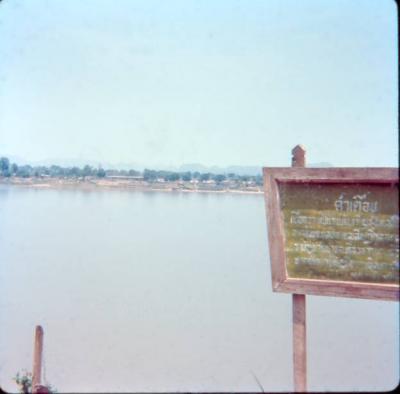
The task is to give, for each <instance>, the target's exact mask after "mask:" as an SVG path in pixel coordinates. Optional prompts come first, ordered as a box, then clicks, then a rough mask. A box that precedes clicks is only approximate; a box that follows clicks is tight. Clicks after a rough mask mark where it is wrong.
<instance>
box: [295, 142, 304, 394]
mask: <svg viewBox="0 0 400 394" xmlns="http://www.w3.org/2000/svg"><path fill="white" fill-rule="evenodd" d="M305 166H306V151H305V149H304V147H303V146H301V145H297V146H295V147H294V148H293V150H292V167H305ZM292 300H293V301H292V303H293V379H294V390H295V391H296V392H304V391H306V390H307V326H306V296H305V295H304V294H293V295H292Z"/></svg>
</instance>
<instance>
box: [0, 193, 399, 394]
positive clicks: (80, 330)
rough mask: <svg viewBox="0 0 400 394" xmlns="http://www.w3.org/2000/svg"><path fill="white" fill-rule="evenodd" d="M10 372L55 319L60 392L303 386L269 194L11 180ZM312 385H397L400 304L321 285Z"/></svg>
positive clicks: (50, 331)
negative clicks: (274, 278)
mask: <svg viewBox="0 0 400 394" xmlns="http://www.w3.org/2000/svg"><path fill="white" fill-rule="evenodd" d="M0 263H1V264H0V288H1V298H0V384H1V386H2V387H3V388H4V389H5V390H10V391H15V386H14V384H13V382H12V380H11V378H12V376H14V375H15V373H16V372H17V371H18V370H22V369H23V368H26V369H29V370H31V368H32V367H31V363H32V347H33V334H34V327H35V325H36V324H41V325H42V326H43V328H44V332H45V337H44V341H45V343H44V346H45V378H46V379H47V380H48V381H49V382H50V383H52V384H53V385H55V386H56V387H57V389H58V390H59V391H69V392H73V391H102V392H112V391H184V390H186V391H258V390H260V388H259V386H258V384H257V382H256V380H255V377H254V376H256V377H257V379H258V380H259V381H260V382H261V384H262V386H263V387H264V389H265V390H266V391H289V390H291V389H292V387H293V386H292V370H291V368H292V364H291V297H290V295H286V294H276V293H273V292H272V290H271V285H270V269H269V261H268V249H267V234H266V222H265V211H264V200H263V196H261V195H229V194H206V193H204V194H190V193H188V194H184V193H182V194H175V193H154V192H149V193H140V192H129V191H117V190H109V191H77V190H76V191H73V190H34V189H26V188H18V187H13V188H12V187H5V186H3V187H0ZM307 302H308V304H307V308H308V310H307V313H308V362H309V365H308V369H309V375H308V378H309V386H310V389H311V390H378V389H379V390H389V389H391V388H393V387H394V386H395V385H396V384H397V381H398V377H399V376H398V366H399V359H398V351H397V350H398V304H397V303H394V302H378V301H367V300H355V299H344V298H328V297H311V296H309V297H307Z"/></svg>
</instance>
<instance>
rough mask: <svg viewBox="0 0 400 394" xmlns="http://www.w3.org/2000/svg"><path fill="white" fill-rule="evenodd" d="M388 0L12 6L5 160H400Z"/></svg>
mask: <svg viewBox="0 0 400 394" xmlns="http://www.w3.org/2000/svg"><path fill="white" fill-rule="evenodd" d="M397 80H398V75H397V25H396V6H395V2H394V1H391V0H386V1H385V0H373V1H371V0H359V1H358V0H343V1H340V0H329V1H328V0H307V1H306V0H302V1H299V0H292V1H283V0H276V1H274V0H262V1H261V0H257V1H256V0H243V1H237V0H229V1H228V0H209V1H206V0H204V1H200V0H193V1H190V0H180V1H178V0H168V1H165V0H160V1H149V0H140V1H139V0H125V1H124V0H108V1H101V0H88V1H82V0H68V1H66V0H51V1H46V0H3V1H2V2H1V3H0V155H13V156H18V157H21V158H24V159H25V160H27V161H37V160H42V159H48V158H57V159H66V158H73V159H74V158H76V159H79V160H86V159H87V160H91V161H93V160H94V161H99V162H109V163H119V162H129V163H142V164H144V165H147V166H152V167H157V166H168V165H172V166H175V165H180V164H182V163H195V162H197V163H202V164H205V165H219V166H226V165H260V166H261V165H270V166H287V165H290V150H291V149H292V147H293V146H294V145H296V144H298V143H302V144H303V145H305V147H306V148H307V152H308V159H309V161H310V162H330V163H333V164H334V165H337V166H397V152H398V138H397V102H398V93H397Z"/></svg>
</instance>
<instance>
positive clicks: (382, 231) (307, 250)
mask: <svg viewBox="0 0 400 394" xmlns="http://www.w3.org/2000/svg"><path fill="white" fill-rule="evenodd" d="M263 172H264V188H265V200H266V210H267V223H268V236H269V247H270V256H271V268H272V285H273V290H274V291H280V292H287V293H295V294H315V295H328V296H344V297H356V298H369V299H381V300H398V299H399V184H398V170H397V169H395V168H302V167H292V168H267V167H266V168H264V169H263Z"/></svg>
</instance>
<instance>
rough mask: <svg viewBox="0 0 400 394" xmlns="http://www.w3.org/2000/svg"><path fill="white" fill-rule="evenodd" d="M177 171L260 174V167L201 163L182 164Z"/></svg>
mask: <svg viewBox="0 0 400 394" xmlns="http://www.w3.org/2000/svg"><path fill="white" fill-rule="evenodd" d="M177 171H179V172H185V171H190V172H195V171H198V172H201V173H207V172H211V173H213V174H229V173H234V174H237V175H261V174H262V167H261V166H260V167H256V166H228V167H218V166H205V165H203V164H198V163H194V164H183V165H181V166H180V167H179V168H178V169H177Z"/></svg>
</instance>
